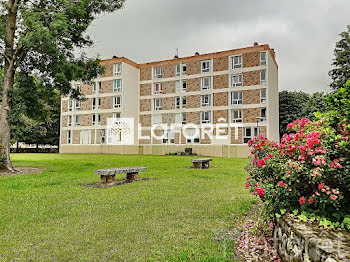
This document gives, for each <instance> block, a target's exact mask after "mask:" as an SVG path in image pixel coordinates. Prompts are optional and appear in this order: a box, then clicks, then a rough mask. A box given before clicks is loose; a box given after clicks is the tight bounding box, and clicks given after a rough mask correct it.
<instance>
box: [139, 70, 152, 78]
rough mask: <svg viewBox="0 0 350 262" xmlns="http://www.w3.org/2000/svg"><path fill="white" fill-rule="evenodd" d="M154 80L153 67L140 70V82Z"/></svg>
mask: <svg viewBox="0 0 350 262" xmlns="http://www.w3.org/2000/svg"><path fill="white" fill-rule="evenodd" d="M151 79H152V67H146V68H141V69H140V80H141V81H145V80H151Z"/></svg>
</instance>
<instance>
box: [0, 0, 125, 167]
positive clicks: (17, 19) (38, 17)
mask: <svg viewBox="0 0 350 262" xmlns="http://www.w3.org/2000/svg"><path fill="white" fill-rule="evenodd" d="M123 4H124V0H75V1H70V0H50V1H48V0H31V1H29V0H8V1H7V2H2V5H1V9H0V50H2V52H1V55H2V56H1V58H0V59H1V62H2V66H3V69H4V80H3V90H2V105H1V110H0V140H1V145H2V149H1V148H0V159H1V158H5V165H4V166H5V168H7V169H9V170H13V167H12V163H11V160H10V121H9V115H10V111H11V103H10V99H11V97H10V94H11V91H12V90H13V86H14V80H15V76H16V74H18V73H19V72H21V73H22V74H24V75H27V76H29V75H33V74H34V75H35V76H36V77H38V78H39V79H40V81H42V82H43V85H46V86H49V87H50V88H53V89H57V90H60V92H62V94H66V95H67V94H69V93H71V96H72V97H75V98H77V97H79V95H80V94H79V91H77V90H74V89H72V87H71V82H72V81H82V82H89V81H90V80H91V79H93V78H95V77H97V76H98V75H99V74H101V73H102V72H103V69H102V68H101V67H100V66H99V63H98V61H97V59H88V58H87V57H86V56H84V55H83V54H82V55H80V56H78V57H77V56H76V55H75V51H76V50H77V49H79V48H84V47H87V46H90V45H92V41H91V39H90V38H89V36H88V35H87V34H86V30H87V28H88V26H89V25H90V24H91V22H92V21H93V20H94V19H95V18H96V16H97V15H99V14H101V13H104V12H113V11H115V10H117V9H120V8H122V6H123Z"/></svg>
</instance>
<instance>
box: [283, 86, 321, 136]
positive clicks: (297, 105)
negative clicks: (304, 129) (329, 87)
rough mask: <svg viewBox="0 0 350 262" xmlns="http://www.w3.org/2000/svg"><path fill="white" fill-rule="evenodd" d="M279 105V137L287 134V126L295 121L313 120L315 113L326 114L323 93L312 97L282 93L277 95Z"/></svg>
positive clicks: (296, 93)
mask: <svg viewBox="0 0 350 262" xmlns="http://www.w3.org/2000/svg"><path fill="white" fill-rule="evenodd" d="M279 103H280V107H279V110H280V115H279V117H280V136H281V137H282V136H283V134H285V133H286V132H287V130H286V128H287V125H288V124H289V123H291V122H293V121H294V120H296V119H302V118H308V119H311V120H315V119H316V117H315V116H314V113H315V112H318V111H319V112H326V111H327V103H326V101H325V95H324V94H323V93H314V94H312V95H310V94H307V93H304V92H296V91H294V92H289V91H282V92H280V94H279Z"/></svg>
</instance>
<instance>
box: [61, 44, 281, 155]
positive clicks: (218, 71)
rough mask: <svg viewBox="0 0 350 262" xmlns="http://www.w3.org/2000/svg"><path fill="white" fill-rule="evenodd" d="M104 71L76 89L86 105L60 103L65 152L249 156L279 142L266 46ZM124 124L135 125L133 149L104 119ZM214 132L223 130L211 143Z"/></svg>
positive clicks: (115, 61)
mask: <svg viewBox="0 0 350 262" xmlns="http://www.w3.org/2000/svg"><path fill="white" fill-rule="evenodd" d="M101 65H103V66H104V67H105V69H106V70H105V73H104V75H102V76H101V77H99V78H97V79H95V80H94V81H93V84H92V85H87V84H80V83H74V86H75V87H76V88H79V89H81V92H82V93H83V94H84V96H85V100H83V101H78V100H76V101H73V100H72V99H70V98H69V97H63V98H62V105H61V112H62V114H61V135H60V152H61V153H117V154H118V153H119V154H166V153H173V152H179V151H184V149H185V148H188V147H191V148H192V149H193V151H194V152H195V153H197V154H199V155H208V156H223V157H245V156H247V155H248V153H249V148H248V146H247V142H248V141H249V140H250V139H251V138H253V137H255V136H258V135H263V136H266V137H268V138H269V139H271V140H274V141H279V131H278V130H279V120H278V119H279V116H278V115H279V109H278V108H279V103H278V65H277V63H276V59H275V52H274V50H273V49H270V47H269V46H268V45H258V44H257V43H255V44H254V45H253V46H251V47H246V48H241V49H235V50H229V51H223V52H217V53H210V54H204V55H200V54H198V53H196V54H195V55H194V56H191V57H184V58H178V57H175V58H173V59H170V60H164V61H159V62H151V63H145V64H136V63H134V62H132V61H130V60H129V59H127V58H124V57H121V58H117V57H113V58H112V59H108V60H103V61H101ZM120 118H133V121H134V126H135V129H134V130H133V143H132V144H128V145H116V144H111V143H110V141H108V139H109V136H108V129H107V120H108V119H116V120H117V119H120ZM174 125H176V126H177V127H179V128H178V129H177V130H175V129H174V127H173V126H174ZM210 125H214V126H220V130H221V131H218V129H216V128H214V130H213V132H212V133H213V135H214V136H210V135H209V133H208V132H207V131H205V127H206V126H210ZM184 126H186V127H187V128H186V129H184V128H182V127H184ZM193 126H199V127H201V128H200V129H199V131H198V132H197V131H195V129H194V128H193ZM203 127H204V128H203ZM181 128H182V129H181ZM209 129H210V127H209ZM217 132H220V134H221V135H223V136H222V137H219V138H218V137H217V136H216V135H217V134H216V133H217Z"/></svg>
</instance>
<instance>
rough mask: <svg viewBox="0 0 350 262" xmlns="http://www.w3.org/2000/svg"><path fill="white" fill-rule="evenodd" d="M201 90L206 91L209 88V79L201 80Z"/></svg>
mask: <svg viewBox="0 0 350 262" xmlns="http://www.w3.org/2000/svg"><path fill="white" fill-rule="evenodd" d="M201 88H202V90H208V89H210V88H211V77H210V76H208V77H203V78H201Z"/></svg>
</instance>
